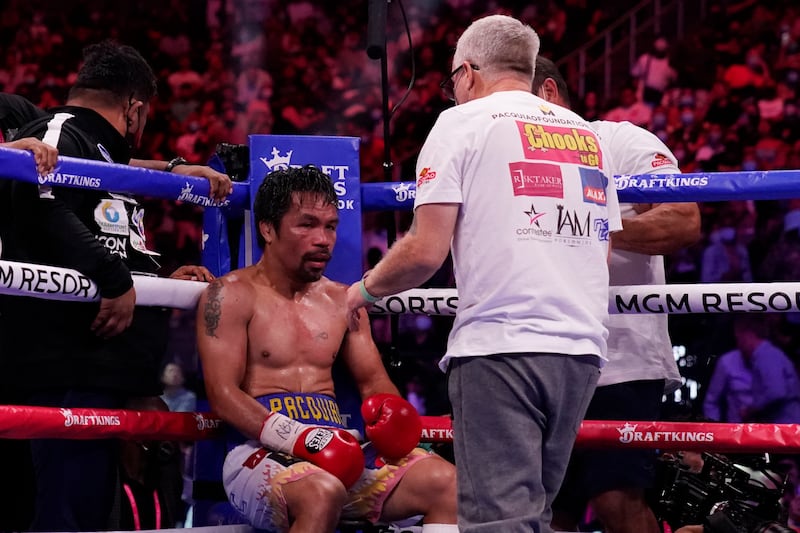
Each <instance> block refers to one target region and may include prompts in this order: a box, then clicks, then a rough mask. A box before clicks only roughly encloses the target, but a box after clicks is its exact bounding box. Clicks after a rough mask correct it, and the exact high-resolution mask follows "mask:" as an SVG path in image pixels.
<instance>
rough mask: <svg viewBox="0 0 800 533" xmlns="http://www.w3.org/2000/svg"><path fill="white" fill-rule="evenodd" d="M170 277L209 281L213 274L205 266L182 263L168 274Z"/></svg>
mask: <svg viewBox="0 0 800 533" xmlns="http://www.w3.org/2000/svg"><path fill="white" fill-rule="evenodd" d="M170 279H185V280H189V281H211V280H213V279H215V278H214V274H212V273H211V271H209V270H208V269H207V268H206V267H204V266H200V265H183V266H182V267H180V268H178V270H176V271H175V272H173V273H172V274H171V275H170Z"/></svg>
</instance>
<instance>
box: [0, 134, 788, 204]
mask: <svg viewBox="0 0 800 533" xmlns="http://www.w3.org/2000/svg"><path fill="white" fill-rule="evenodd" d="M0 150H2V149H0ZM0 162H2V159H1V158H0ZM614 183H615V184H616V186H617V197H618V198H619V201H620V202H624V203H631V204H636V203H653V202H701V201H707V202H716V201H726V200H778V199H791V198H797V196H798V194H799V193H798V185H797V184H798V183H800V170H773V171H770V172H706V173H694V174H644V175H641V176H614ZM361 187H362V197H363V199H362V202H363V204H362V205H363V208H364V210H366V211H375V210H381V209H411V208H413V206H414V196H415V194H416V190H415V184H414V182H387V183H363V184H362V185H361Z"/></svg>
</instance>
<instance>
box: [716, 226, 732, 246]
mask: <svg viewBox="0 0 800 533" xmlns="http://www.w3.org/2000/svg"><path fill="white" fill-rule="evenodd" d="M735 238H736V230H735V229H734V228H727V227H726V228H720V230H719V242H728V243H730V242H733V240H734V239H735Z"/></svg>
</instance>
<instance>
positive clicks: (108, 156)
mask: <svg viewBox="0 0 800 533" xmlns="http://www.w3.org/2000/svg"><path fill="white" fill-rule="evenodd" d="M97 150H98V151H99V152H100V155H101V156H103V159H105V160H106V161H108V162H109V163H113V162H114V159H113V158H112V157H111V154H109V153H108V150H106V147H105V146H103V145H102V144H100V143H97Z"/></svg>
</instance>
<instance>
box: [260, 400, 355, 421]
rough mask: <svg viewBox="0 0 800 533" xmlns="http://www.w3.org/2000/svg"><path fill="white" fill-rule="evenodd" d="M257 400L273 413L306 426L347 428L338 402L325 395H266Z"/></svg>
mask: <svg viewBox="0 0 800 533" xmlns="http://www.w3.org/2000/svg"><path fill="white" fill-rule="evenodd" d="M256 400H257V401H258V403H260V404H261V405H263V406H264V407H266V408H267V409H269V410H270V411H272V412H277V413H281V414H284V415H286V416H288V417H289V418H292V419H294V420H298V421H300V422H304V423H306V424H314V425H317V426H330V427H339V428H343V427H345V426H344V423H343V422H342V416H341V414H340V413H339V405H338V404H337V403H336V400H334V399H333V398H331V397H330V396H327V395H325V394H317V393H295V392H282V393H277V394H265V395H264V396H259V397H258V398H256Z"/></svg>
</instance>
